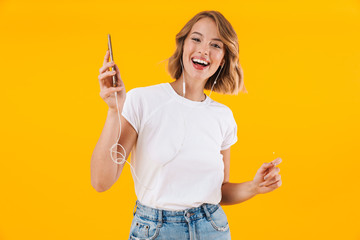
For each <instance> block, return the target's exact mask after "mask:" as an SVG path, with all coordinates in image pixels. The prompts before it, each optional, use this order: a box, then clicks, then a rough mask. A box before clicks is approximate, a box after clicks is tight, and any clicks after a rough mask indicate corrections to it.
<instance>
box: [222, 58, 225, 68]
mask: <svg viewBox="0 0 360 240" xmlns="http://www.w3.org/2000/svg"><path fill="white" fill-rule="evenodd" d="M224 65H225V60H224V59H223V60H222V61H221V66H222V67H223V66H224Z"/></svg>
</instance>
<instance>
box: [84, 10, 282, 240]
mask: <svg viewBox="0 0 360 240" xmlns="http://www.w3.org/2000/svg"><path fill="white" fill-rule="evenodd" d="M176 44H177V49H176V51H175V53H174V54H173V56H171V57H170V58H169V64H168V71H169V73H170V75H171V77H172V78H174V79H176V80H175V81H174V82H171V83H161V84H157V85H152V86H148V87H139V88H135V89H132V90H130V91H128V92H127V93H126V91H125V86H124V83H123V81H122V80H121V77H120V73H119V69H118V67H117V65H116V64H114V63H111V62H108V61H109V52H107V53H106V55H105V59H104V64H103V66H102V67H101V68H100V75H99V81H100V87H101V92H100V96H101V97H102V98H103V99H104V101H105V102H106V103H107V104H108V105H109V111H108V116H107V119H106V123H105V127H104V130H103V132H102V134H101V136H100V139H99V142H98V143H97V145H96V147H95V150H94V153H93V156H92V161H91V174H92V175H91V180H92V185H93V187H94V188H95V189H96V190H97V191H99V192H101V191H105V190H107V189H109V188H110V187H111V186H112V185H113V184H114V183H115V182H116V181H117V179H118V178H119V176H120V174H121V172H122V168H123V166H124V164H122V163H124V161H122V162H121V164H117V163H119V162H116V161H110V160H111V159H112V155H110V154H108V153H106V151H104V149H106V150H107V149H109V148H110V146H111V145H112V143H113V142H114V141H115V139H116V133H118V132H119V130H120V129H119V128H118V126H117V114H118V111H119V112H121V114H122V117H121V138H120V140H119V141H118V143H119V145H122V147H123V152H124V160H125V159H127V158H128V156H129V153H130V151H131V150H132V155H131V163H132V165H133V167H134V170H135V171H134V172H132V174H133V177H134V182H135V192H136V196H137V198H138V199H137V201H136V205H135V207H137V208H136V211H135V212H134V218H133V221H132V225H131V229H130V235H129V239H167V240H169V239H230V229H229V223H228V221H227V217H226V214H225V212H224V211H223V209H222V207H221V205H231V204H237V203H240V202H243V201H246V200H248V199H250V198H252V197H254V196H255V195H256V194H259V193H267V192H270V191H273V190H274V189H276V188H278V187H279V186H280V185H281V179H280V175H279V174H278V172H279V170H280V169H279V168H278V167H275V166H276V165H277V164H279V163H280V162H281V159H280V158H278V159H275V160H274V161H273V162H271V163H264V164H263V165H262V166H261V167H260V168H259V170H258V171H257V173H256V175H255V177H254V179H253V180H252V181H248V182H244V183H229V168H230V146H231V145H233V144H234V143H235V142H236V141H237V125H236V122H235V120H234V117H233V114H232V111H231V110H230V108H228V107H227V106H225V105H223V104H221V103H218V102H216V101H214V100H212V99H211V98H210V95H211V91H212V90H214V91H216V92H219V93H224V94H237V93H238V92H239V91H240V92H244V93H246V92H247V91H246V89H245V86H244V82H243V77H242V71H241V67H240V65H239V63H238V61H239V58H238V52H239V47H238V40H237V35H236V33H235V31H234V29H233V28H232V26H231V24H230V23H229V22H228V21H227V20H226V19H225V18H224V16H223V15H222V14H221V13H219V12H217V11H203V12H200V13H198V14H197V15H195V16H194V17H193V18H192V19H191V20H190V21H189V22H188V23H187V24H186V25H185V26H184V27H183V29H182V30H181V31H180V32H179V33H178V34H177V35H176ZM109 67H114V68H115V71H108V68H109ZM113 75H116V76H117V79H118V80H117V81H118V82H117V86H118V87H111V82H112V76H113ZM204 89H208V90H211V91H210V94H209V96H207V95H206V94H205V93H204ZM114 93H116V95H115V96H114ZM115 97H116V98H117V101H118V102H119V104H116V100H115V99H116V98H115ZM118 117H119V118H120V116H118ZM118 149H119V148H118ZM120 150H121V149H119V151H120ZM220 204H221V205H220ZM134 210H135V208H134Z"/></svg>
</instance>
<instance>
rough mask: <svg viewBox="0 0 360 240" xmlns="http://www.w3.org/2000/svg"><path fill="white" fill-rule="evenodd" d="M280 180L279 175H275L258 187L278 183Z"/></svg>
mask: <svg viewBox="0 0 360 240" xmlns="http://www.w3.org/2000/svg"><path fill="white" fill-rule="evenodd" d="M280 179H281V176H280V174H277V175H275V176H274V177H272V178H269V179H268V180H267V181H265V182H262V183H261V184H260V185H259V187H262V186H269V185H271V184H273V183H274V182H277V181H279V180H280Z"/></svg>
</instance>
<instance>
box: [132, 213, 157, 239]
mask: <svg viewBox="0 0 360 240" xmlns="http://www.w3.org/2000/svg"><path fill="white" fill-rule="evenodd" d="M159 231H160V227H158V222H154V221H151V220H148V219H145V218H142V217H140V216H138V215H136V214H135V216H134V221H133V223H132V225H131V230H130V239H134V240H151V239H155V238H156V237H157V236H158V235H159Z"/></svg>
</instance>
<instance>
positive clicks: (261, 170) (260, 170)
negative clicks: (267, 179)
mask: <svg viewBox="0 0 360 240" xmlns="http://www.w3.org/2000/svg"><path fill="white" fill-rule="evenodd" d="M271 166H272V164H271V163H263V164H262V165H261V167H260V168H259V170H258V171H259V172H260V173H265V172H266V171H267V170H268V169H269V168H270V167H271Z"/></svg>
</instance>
